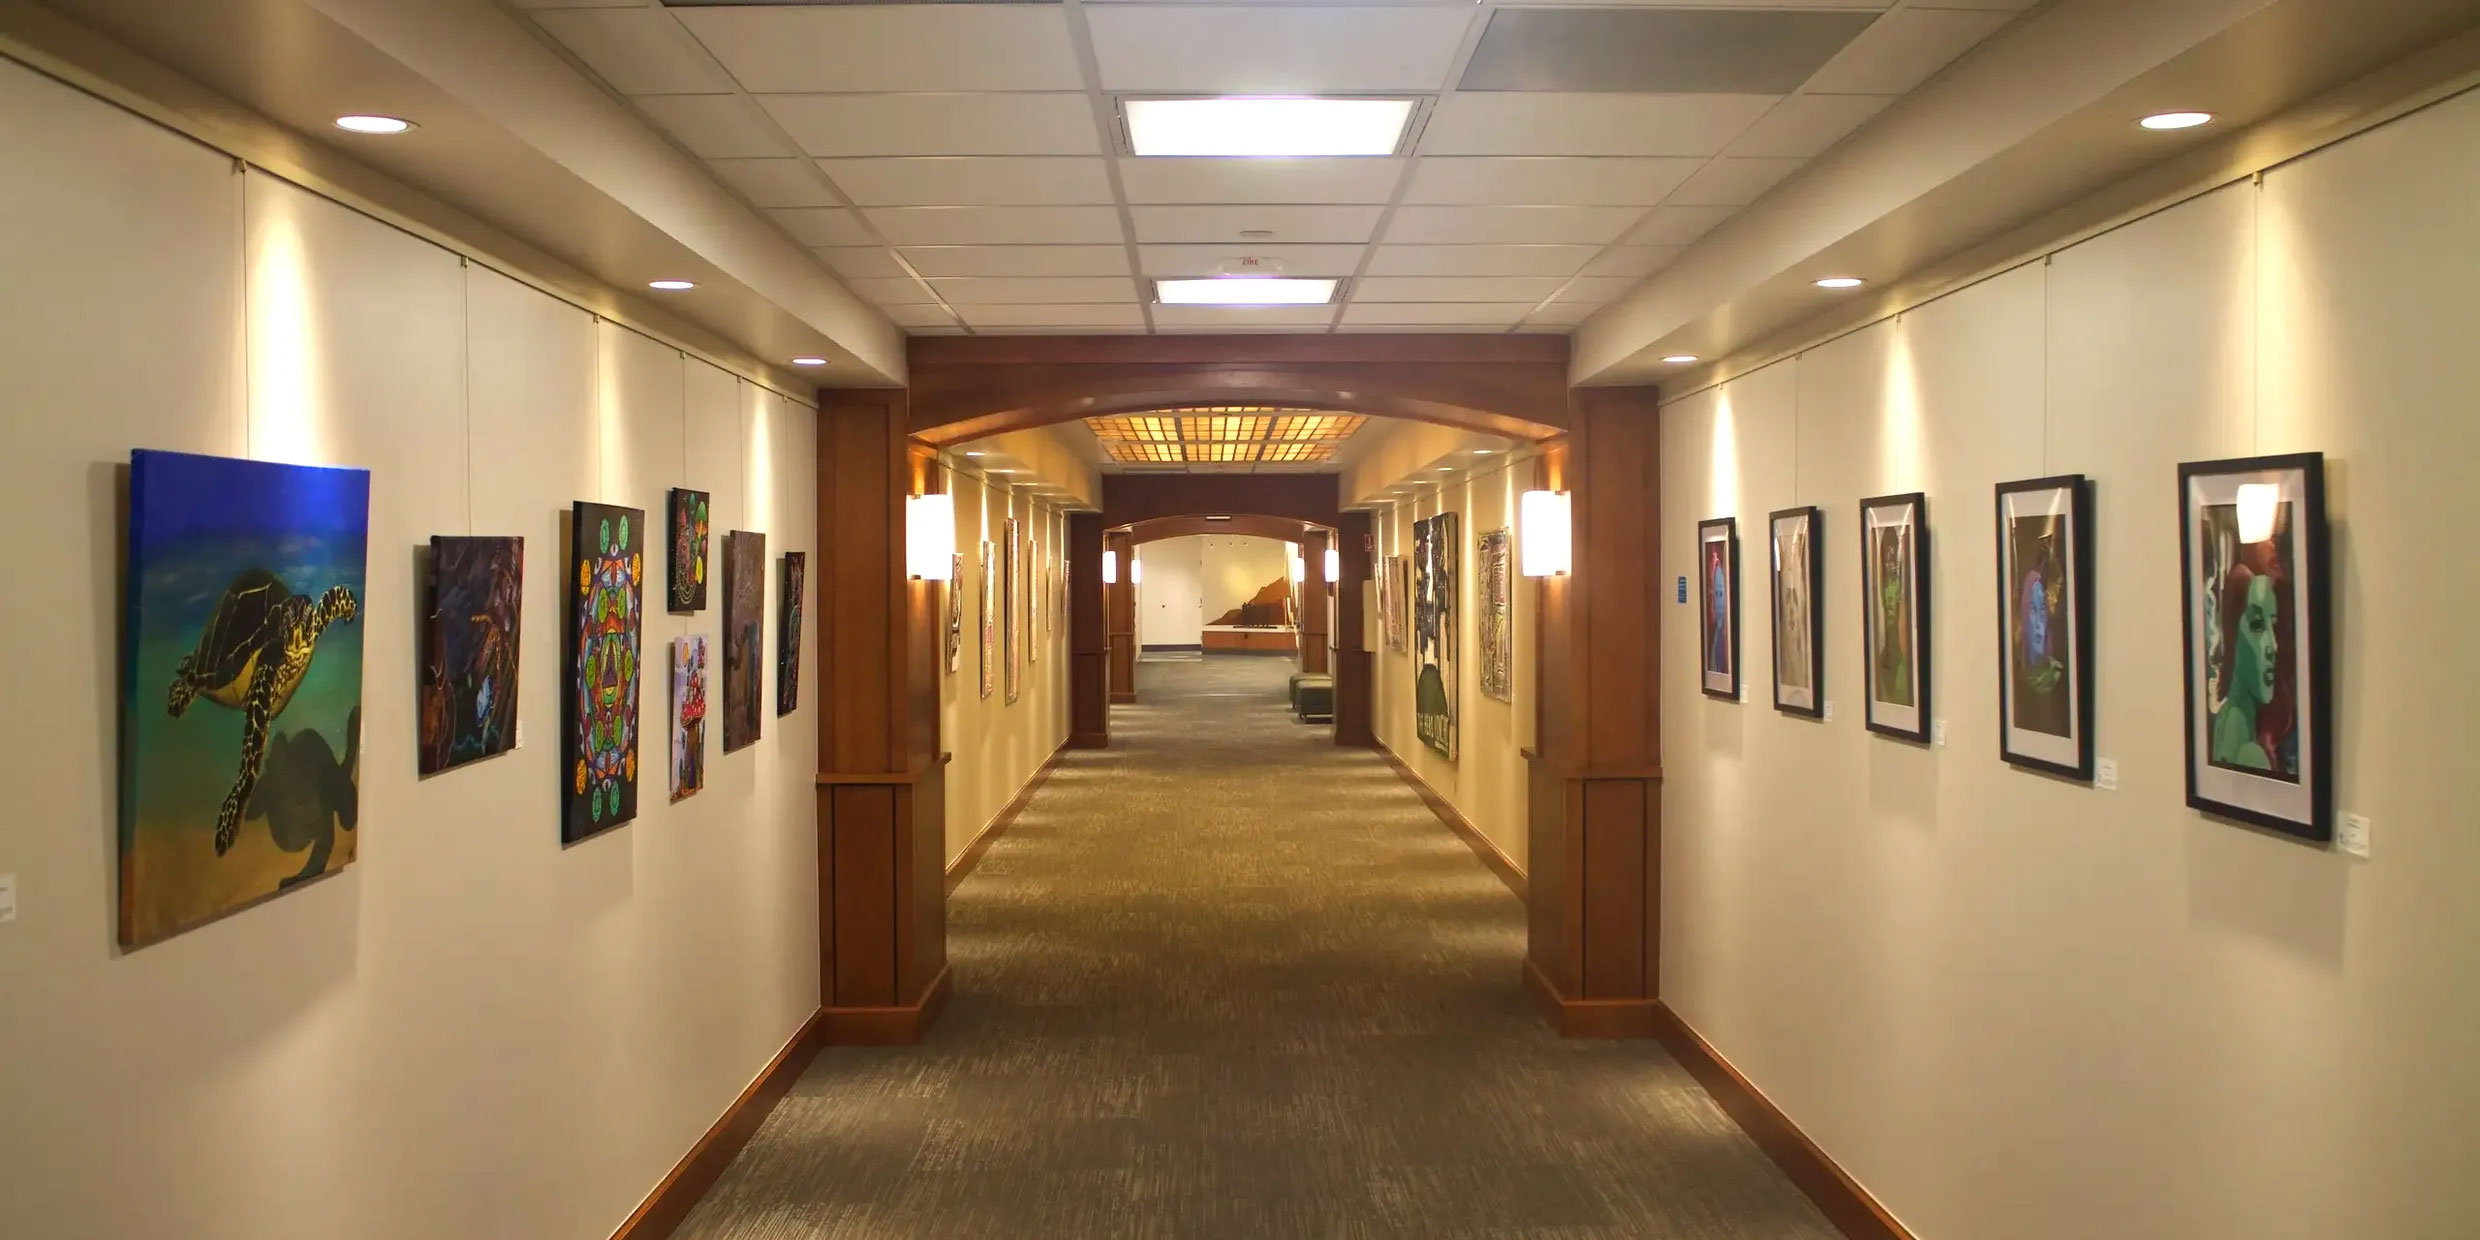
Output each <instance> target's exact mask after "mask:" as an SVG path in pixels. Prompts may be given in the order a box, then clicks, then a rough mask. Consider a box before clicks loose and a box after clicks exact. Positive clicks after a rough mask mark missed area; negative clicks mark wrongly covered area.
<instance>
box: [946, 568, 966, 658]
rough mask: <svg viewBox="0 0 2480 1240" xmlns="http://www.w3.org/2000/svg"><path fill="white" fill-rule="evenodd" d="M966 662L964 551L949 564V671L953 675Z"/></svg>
mask: <svg viewBox="0 0 2480 1240" xmlns="http://www.w3.org/2000/svg"><path fill="white" fill-rule="evenodd" d="M963 662H964V552H961V551H959V552H956V553H955V554H954V555H951V556H949V557H948V564H947V671H948V674H950V675H953V674H955V672H956V669H957V668H958V667H960V666H962V665H963Z"/></svg>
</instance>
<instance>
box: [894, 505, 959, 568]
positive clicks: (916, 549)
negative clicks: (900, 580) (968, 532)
mask: <svg viewBox="0 0 2480 1240" xmlns="http://www.w3.org/2000/svg"><path fill="white" fill-rule="evenodd" d="M955 558H956V497H954V496H952V495H910V496H906V497H905V500H904V575H905V576H907V577H911V578H912V579H913V580H915V581H945V580H947V575H948V570H949V569H951V568H952V567H954V560H955Z"/></svg>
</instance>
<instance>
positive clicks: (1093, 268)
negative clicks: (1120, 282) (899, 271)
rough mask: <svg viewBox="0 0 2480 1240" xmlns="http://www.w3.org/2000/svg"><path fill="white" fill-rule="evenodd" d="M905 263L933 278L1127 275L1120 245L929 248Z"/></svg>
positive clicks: (911, 253)
mask: <svg viewBox="0 0 2480 1240" xmlns="http://www.w3.org/2000/svg"><path fill="white" fill-rule="evenodd" d="M904 261H906V262H909V263H911V264H912V265H913V269H914V270H915V271H918V272H920V273H921V274H923V275H925V276H928V277H930V278H932V279H940V278H943V277H956V276H1125V275H1127V274H1128V250H1127V247H1125V246H1120V245H926V246H915V247H913V248H910V249H907V250H905V251H904Z"/></svg>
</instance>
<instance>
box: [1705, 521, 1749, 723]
mask: <svg viewBox="0 0 2480 1240" xmlns="http://www.w3.org/2000/svg"><path fill="white" fill-rule="evenodd" d="M1696 566H1697V567H1696V636H1697V642H1696V645H1697V656H1696V657H1697V672H1698V679H1699V681H1700V682H1701V686H1702V688H1703V689H1704V690H1705V695H1706V696H1707V697H1717V698H1723V699H1725V700H1728V701H1733V702H1736V701H1738V700H1739V519H1738V518H1736V517H1716V518H1714V519H1713V520H1710V521H1699V522H1697V523H1696Z"/></svg>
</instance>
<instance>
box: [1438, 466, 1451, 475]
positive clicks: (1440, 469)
mask: <svg viewBox="0 0 2480 1240" xmlns="http://www.w3.org/2000/svg"><path fill="white" fill-rule="evenodd" d="M1438 472H1439V473H1442V474H1451V473H1454V472H1455V466H1453V465H1441V466H1439V467H1438Z"/></svg>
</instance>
